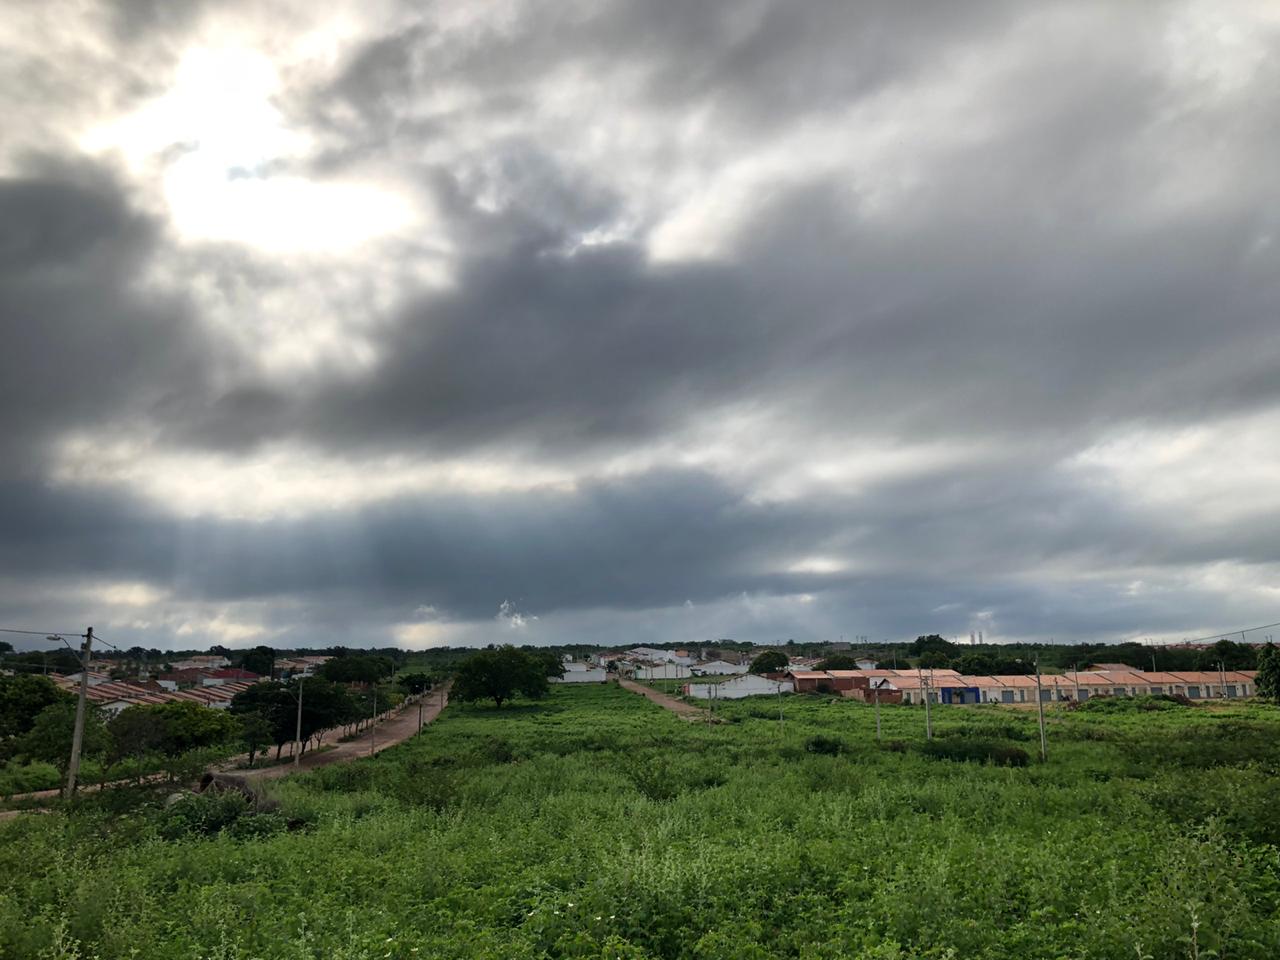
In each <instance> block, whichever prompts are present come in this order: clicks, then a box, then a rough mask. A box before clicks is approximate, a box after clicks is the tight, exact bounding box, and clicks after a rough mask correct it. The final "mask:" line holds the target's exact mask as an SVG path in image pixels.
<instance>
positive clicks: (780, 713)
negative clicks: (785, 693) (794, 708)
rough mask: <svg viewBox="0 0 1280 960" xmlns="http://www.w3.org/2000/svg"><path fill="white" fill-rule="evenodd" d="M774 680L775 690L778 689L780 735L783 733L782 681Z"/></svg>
mask: <svg viewBox="0 0 1280 960" xmlns="http://www.w3.org/2000/svg"><path fill="white" fill-rule="evenodd" d="M773 682H774V684H775V686H774V690H776V691H777V693H778V733H779V735H781V734H782V732H783V731H782V681H781V680H775V681H773Z"/></svg>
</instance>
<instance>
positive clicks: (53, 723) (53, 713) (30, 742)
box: [18, 698, 111, 770]
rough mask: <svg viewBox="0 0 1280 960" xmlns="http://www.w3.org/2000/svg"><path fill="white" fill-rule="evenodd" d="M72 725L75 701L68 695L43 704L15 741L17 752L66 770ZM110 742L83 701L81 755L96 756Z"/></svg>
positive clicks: (106, 747)
mask: <svg viewBox="0 0 1280 960" xmlns="http://www.w3.org/2000/svg"><path fill="white" fill-rule="evenodd" d="M75 725H76V704H75V701H74V700H72V699H70V698H68V699H67V700H60V701H58V702H57V703H53V704H50V705H49V706H47V707H45V708H44V709H43V710H41V711H40V713H39V714H38V715H37V716H36V719H35V723H33V724H32V726H31V729H30V730H28V731H27V732H26V733H25V734H23V736H22V739H21V740H20V741H19V742H18V749H19V750H20V752H22V753H23V754H25V755H26V756H28V757H30V758H31V759H33V760H45V761H48V762H49V763H52V764H53V765H54V766H55V767H57V768H58V769H59V770H66V769H67V763H68V762H69V761H70V759H71V737H72V734H73V733H74V731H75ZM110 745H111V735H110V734H109V733H107V728H106V726H105V725H104V724H103V722H102V718H101V717H100V716H99V715H98V711H97V710H96V709H95V708H94V707H92V706H90V705H88V704H86V709H85V714H84V737H83V739H82V741H81V745H80V756H81V757H83V758H90V757H99V756H102V755H103V754H105V753H106V752H107V750H108V749H109V747H110Z"/></svg>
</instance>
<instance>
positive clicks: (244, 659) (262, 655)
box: [240, 646, 276, 677]
mask: <svg viewBox="0 0 1280 960" xmlns="http://www.w3.org/2000/svg"><path fill="white" fill-rule="evenodd" d="M275 663H276V652H275V650H273V649H272V648H271V647H262V646H259V647H254V648H253V649H252V650H246V651H245V652H244V653H243V654H242V655H241V657H240V669H241V670H248V671H249V672H250V673H256V674H257V675H258V676H260V677H270V676H271V671H272V669H273V668H274V667H275Z"/></svg>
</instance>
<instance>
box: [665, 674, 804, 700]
mask: <svg viewBox="0 0 1280 960" xmlns="http://www.w3.org/2000/svg"><path fill="white" fill-rule="evenodd" d="M793 689H794V688H793V686H792V683H791V681H790V680H774V679H770V678H769V677H762V676H759V675H758V674H754V673H745V674H743V675H742V676H739V677H734V678H733V679H732V680H722V681H720V682H719V683H686V684H685V685H684V686H683V687H682V688H681V692H683V693H684V695H685V696H687V697H697V698H698V699H699V700H712V699H715V700H741V699H742V698H744V697H759V696H768V695H774V696H776V695H778V694H783V693H791V692H792V691H793Z"/></svg>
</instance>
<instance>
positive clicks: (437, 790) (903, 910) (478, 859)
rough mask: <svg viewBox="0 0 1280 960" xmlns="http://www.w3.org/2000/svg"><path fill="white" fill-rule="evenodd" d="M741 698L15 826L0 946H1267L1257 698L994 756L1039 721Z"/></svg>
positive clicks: (1203, 950) (162, 953)
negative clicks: (242, 792)
mask: <svg viewBox="0 0 1280 960" xmlns="http://www.w3.org/2000/svg"><path fill="white" fill-rule="evenodd" d="M759 707H760V705H759V704H753V703H752V702H751V701H738V702H733V703H724V704H721V705H717V710H718V712H720V713H721V714H722V716H724V717H725V719H726V720H727V721H728V722H727V723H723V724H719V725H716V726H713V727H710V728H708V727H707V726H706V725H703V724H697V723H690V722H688V721H684V720H681V719H678V718H677V717H675V716H674V715H672V714H670V713H668V712H666V711H663V710H661V709H660V708H658V707H656V706H654V705H653V704H651V703H649V702H647V701H646V700H644V699H643V698H641V697H638V696H636V695H634V694H631V693H628V692H626V691H622V690H619V689H617V688H616V687H612V686H609V687H597V686H594V685H591V686H582V687H567V686H566V687H557V688H556V689H555V690H554V691H553V693H552V695H551V696H550V697H549V698H548V699H547V700H546V701H544V702H541V703H538V704H513V705H510V706H507V707H504V708H502V709H501V710H495V709H493V708H487V707H483V706H463V705H453V706H450V708H449V709H448V711H446V713H445V715H444V716H443V717H442V718H441V720H440V721H439V722H437V723H435V724H433V725H431V726H430V727H428V728H427V730H426V731H425V732H424V733H423V734H422V735H421V736H420V737H417V738H414V739H413V740H411V741H409V742H407V743H405V744H403V745H401V746H399V747H397V748H394V749H392V750H389V751H387V752H385V753H384V754H381V755H379V756H378V757H377V758H374V759H372V760H362V761H358V762H356V763H353V764H349V765H343V766H333V767H329V768H325V769H322V770H319V771H316V772H315V773H313V774H310V775H307V776H305V777H302V778H299V779H297V780H294V781H286V782H282V783H281V784H279V785H278V787H277V790H278V796H279V799H280V801H281V804H282V807H281V817H280V818H279V820H278V821H270V822H268V823H266V824H265V826H264V825H261V824H259V825H256V826H255V827H254V829H246V828H241V829H240V830H238V831H237V830H235V829H232V828H230V827H228V828H227V829H222V830H220V831H218V832H205V831H209V830H212V829H214V827H212V826H210V825H211V824H214V825H216V824H217V823H218V822H219V821H217V820H216V818H211V817H209V816H204V815H202V816H201V817H200V818H199V819H198V821H197V825H198V829H197V828H195V827H192V828H187V827H185V826H184V827H183V829H184V830H185V831H186V832H181V831H179V830H177V829H176V828H175V827H174V826H173V817H174V816H175V815H174V814H166V812H165V811H164V810H163V809H161V808H160V807H159V806H143V807H140V808H136V809H134V810H133V811H131V812H129V813H127V814H125V815H120V814H114V813H110V812H108V811H105V810H93V809H85V810H82V811H80V812H78V813H76V814H75V815H71V816H63V815H55V816H48V817H41V818H35V817H31V818H25V819H24V820H23V821H21V822H17V823H12V824H8V825H5V826H3V827H0V957H5V958H8V957H37V956H53V955H55V953H56V954H57V955H60V956H80V957H103V958H108V957H109V958H115V957H138V958H150V957H157V958H159V957H164V958H169V957H193V958H194V957H218V958H228V960H229V958H242V960H249V958H277V957H279V958H303V957H316V958H320V957H323V958H333V957H339V958H343V957H352V958H354V957H399V958H410V957H491V958H510V957H517V958H519V957H528V958H533V957H568V956H579V957H653V958H657V957H663V958H667V957H670V958H676V957H679V958H686V957H687V958H731V957H732V958H739V957H748V958H749V957H805V958H820V957H867V958H871V957H877V958H892V957H898V958H908V957H946V956H952V957H966V958H1014V957H1027V958H1037V957H1091V958H1092V957H1102V958H1111V957H1115V958H1122V957H1123V958H1134V957H1136V956H1139V955H1141V956H1150V957H1153V958H1164V957H1186V956H1190V955H1191V950H1192V940H1191V938H1192V936H1193V935H1194V937H1195V941H1194V950H1196V951H1198V952H1199V954H1200V955H1201V956H1209V955H1212V952H1214V951H1216V952H1217V954H1218V955H1219V956H1224V957H1226V956H1230V957H1257V958H1272V957H1276V956H1280V926H1278V925H1277V922H1276V921H1277V917H1278V916H1280V861H1278V860H1277V853H1276V849H1275V847H1274V846H1273V844H1275V843H1277V842H1278V841H1280V813H1276V812H1272V811H1273V808H1275V807H1276V806H1277V805H1276V804H1274V803H1272V802H1271V794H1272V785H1273V784H1274V779H1273V777H1274V773H1275V770H1276V767H1277V763H1278V762H1280V753H1278V752H1277V744H1280V738H1277V737H1276V733H1277V732H1280V722H1278V718H1277V717H1276V716H1275V715H1274V713H1273V712H1271V711H1268V710H1265V709H1263V708H1259V707H1248V706H1243V705H1242V706H1239V707H1233V708H1232V709H1231V710H1228V711H1226V712H1223V713H1219V712H1216V711H1206V710H1202V709H1199V708H1179V709H1176V710H1167V711H1159V712H1147V713H1141V714H1139V713H1132V714H1131V713H1110V712H1107V711H1076V712H1073V713H1065V712H1064V713H1056V714H1054V715H1053V716H1052V718H1051V720H1052V722H1051V731H1050V760H1049V762H1048V763H1046V764H1041V763H1039V762H1035V761H1033V762H1032V763H1031V764H1030V765H1028V766H1026V767H1009V766H1000V765H998V763H993V762H989V759H990V754H989V752H987V753H984V751H989V749H990V748H992V747H993V746H998V747H1003V748H1008V749H1022V750H1025V751H1027V752H1028V753H1031V754H1032V755H1033V756H1035V749H1034V748H1035V746H1036V744H1035V738H1036V732H1035V717H1034V714H1024V713H1020V712H1015V711H1008V710H1001V709H1000V708H992V709H982V708H978V709H974V708H937V709H936V710H935V711H934V720H935V728H936V731H935V732H936V734H937V739H936V740H935V741H934V743H935V744H939V745H946V746H945V747H941V748H939V747H930V748H929V750H928V751H926V749H925V744H924V723H923V715H922V712H921V711H920V710H919V709H913V708H907V707H892V708H890V707H886V708H882V712H881V716H882V720H883V725H884V731H885V737H886V739H889V740H893V741H897V742H898V743H900V744H901V745H902V747H901V749H900V750H889V749H884V748H882V747H880V746H879V745H878V744H877V742H876V739H875V724H874V719H873V713H872V709H871V708H870V707H869V706H864V705H861V704H857V703H853V702H850V701H846V700H839V699H833V700H828V699H826V698H789V699H788V700H787V702H786V703H785V705H784V722H783V724H782V725H781V726H780V725H779V723H778V719H777V712H776V709H777V708H776V703H774V702H773V701H770V704H769V707H768V709H767V710H763V711H761V710H760V709H759ZM1099 733H1100V735H1099ZM818 738H821V739H818ZM814 744H817V745H819V746H820V747H821V749H814ZM966 744H981V745H982V749H976V748H974V749H969V748H967V747H966ZM833 745H836V746H838V749H836V748H835V746H833ZM1175 745H1176V746H1177V747H1178V749H1177V750H1173V751H1171V749H1170V748H1171V747H1173V746H1175ZM1224 745H1225V747H1224ZM1224 749H1226V750H1227V751H1228V753H1229V756H1228V757H1227V759H1226V760H1225V761H1224V762H1216V758H1220V756H1221V754H1222V751H1223V750H1224ZM938 752H940V753H942V754H945V755H946V760H947V761H950V762H942V761H940V759H939V757H938V756H935V755H933V754H934V753H938ZM232 813H234V811H232ZM219 815H220V816H231V814H229V813H226V812H220V813H219ZM166 818H168V819H166ZM285 821H292V825H293V829H287V828H285V826H284V823H285ZM184 823H185V821H184ZM272 825H274V828H273V829H271V830H268V829H266V827H267V826H272ZM259 827H261V829H260V828H259ZM166 837H178V839H166ZM1193 924H1194V928H1193ZM1193 929H1194V934H1193Z"/></svg>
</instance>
